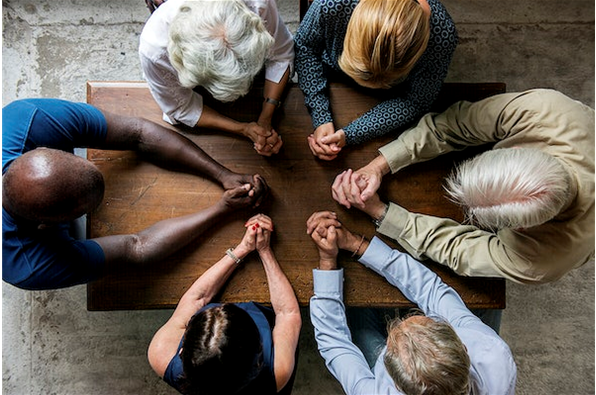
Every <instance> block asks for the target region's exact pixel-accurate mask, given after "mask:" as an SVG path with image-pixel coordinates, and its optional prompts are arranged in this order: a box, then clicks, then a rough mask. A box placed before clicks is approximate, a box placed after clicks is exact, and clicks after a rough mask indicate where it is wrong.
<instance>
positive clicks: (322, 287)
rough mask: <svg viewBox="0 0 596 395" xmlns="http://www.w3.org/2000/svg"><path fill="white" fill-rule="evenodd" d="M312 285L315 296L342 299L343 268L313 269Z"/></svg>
mask: <svg viewBox="0 0 596 395" xmlns="http://www.w3.org/2000/svg"><path fill="white" fill-rule="evenodd" d="M312 276H313V287H314V290H315V295H316V296H326V297H333V298H338V299H340V300H343V293H344V269H343V268H342V269H337V270H319V269H313V271H312Z"/></svg>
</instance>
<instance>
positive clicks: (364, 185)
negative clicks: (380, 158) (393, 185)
mask: <svg viewBox="0 0 596 395" xmlns="http://www.w3.org/2000/svg"><path fill="white" fill-rule="evenodd" d="M376 161H377V160H375V161H373V162H371V163H369V164H368V165H366V166H364V167H363V168H361V169H359V170H357V171H355V172H354V174H353V176H352V183H354V184H356V186H357V188H358V189H359V190H360V197H359V200H360V202H361V203H364V202H366V201H367V200H368V199H369V198H370V197H371V196H373V195H374V194H375V193H376V192H377V191H378V190H379V187H380V186H381V181H382V179H383V171H382V170H381V169H379V167H378V166H374V163H375V162H376Z"/></svg>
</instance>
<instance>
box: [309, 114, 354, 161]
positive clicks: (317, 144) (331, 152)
mask: <svg viewBox="0 0 596 395" xmlns="http://www.w3.org/2000/svg"><path fill="white" fill-rule="evenodd" d="M326 137H328V139H329V142H328V143H325V142H323V139H324V138H326ZM342 137H343V140H342ZM308 145H309V147H310V150H311V152H312V153H313V155H314V156H316V157H317V158H319V159H322V160H333V159H335V158H337V155H338V154H339V152H340V151H341V147H343V146H344V145H345V134H344V132H343V130H338V131H337V132H335V126H333V123H332V122H328V123H325V124H323V125H321V126H319V127H318V128H316V129H315V131H314V133H313V134H311V135H310V136H308Z"/></svg>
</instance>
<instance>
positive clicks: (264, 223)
mask: <svg viewBox="0 0 596 395" xmlns="http://www.w3.org/2000/svg"><path fill="white" fill-rule="evenodd" d="M244 226H245V227H246V228H247V229H251V230H252V231H254V232H256V233H255V234H256V250H257V251H258V252H259V254H262V253H264V252H267V251H270V250H271V233H272V232H273V221H272V220H271V218H269V217H268V216H266V215H264V214H257V215H255V216H254V217H252V218H251V219H249V220H248V221H247V222H246V224H244Z"/></svg>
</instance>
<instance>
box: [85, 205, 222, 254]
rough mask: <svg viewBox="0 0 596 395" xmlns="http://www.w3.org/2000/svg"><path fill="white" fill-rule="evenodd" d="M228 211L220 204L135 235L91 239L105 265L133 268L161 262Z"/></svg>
mask: <svg viewBox="0 0 596 395" xmlns="http://www.w3.org/2000/svg"><path fill="white" fill-rule="evenodd" d="M230 212H231V209H229V208H228V207H226V206H225V205H224V204H222V203H221V202H218V203H217V204H215V205H213V206H211V207H208V208H206V209H204V210H201V211H199V212H197V213H193V214H189V215H185V216H182V217H176V218H170V219H166V220H163V221H160V222H157V223H155V224H154V225H152V226H150V227H149V228H147V229H144V230H142V231H140V232H138V233H136V234H131V235H120V236H107V237H103V238H99V239H94V240H95V241H96V242H97V243H98V244H99V245H100V246H101V247H102V249H103V251H104V254H105V256H106V262H108V263H109V262H121V263H132V264H137V265H142V264H147V263H153V262H157V261H161V260H163V259H165V258H166V257H168V256H170V255H171V254H173V253H175V252H177V251H179V250H180V249H182V248H183V247H185V246H187V245H188V244H190V243H191V242H192V241H193V240H195V239H196V238H197V237H198V236H200V235H201V234H202V233H203V232H204V231H205V230H206V229H208V228H209V227H211V226H212V225H213V224H214V223H215V222H216V221H217V220H219V219H221V216H222V215H225V214H228V213H230Z"/></svg>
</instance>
